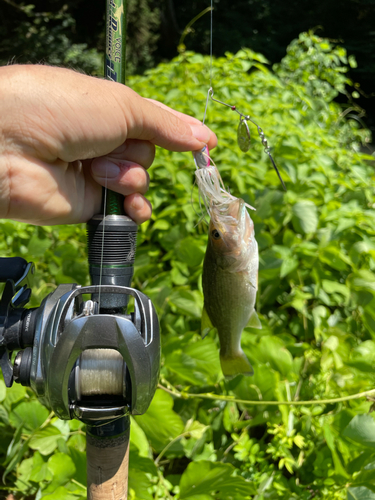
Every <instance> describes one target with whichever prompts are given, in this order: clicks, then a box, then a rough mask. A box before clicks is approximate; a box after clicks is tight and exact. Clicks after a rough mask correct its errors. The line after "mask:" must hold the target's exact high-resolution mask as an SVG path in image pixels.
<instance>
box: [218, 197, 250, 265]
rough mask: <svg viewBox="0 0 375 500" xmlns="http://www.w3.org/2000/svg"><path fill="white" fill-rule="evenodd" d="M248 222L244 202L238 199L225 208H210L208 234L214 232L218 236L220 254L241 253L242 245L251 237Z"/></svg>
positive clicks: (248, 218) (227, 204)
mask: <svg viewBox="0 0 375 500" xmlns="http://www.w3.org/2000/svg"><path fill="white" fill-rule="evenodd" d="M250 221H251V219H250V217H249V215H248V213H247V210H246V205H245V202H244V201H243V200H242V199H240V198H237V199H236V200H233V201H230V202H229V203H226V204H225V206H224V204H222V205H221V206H211V224H210V234H211V232H212V231H214V230H217V232H218V233H219V234H220V237H221V240H222V243H223V244H222V245H221V248H220V251H221V253H223V254H225V255H226V254H231V255H233V256H236V255H239V254H240V253H241V251H242V245H243V243H246V242H247V241H248V239H249V237H250V236H251V227H250V226H251V225H250Z"/></svg>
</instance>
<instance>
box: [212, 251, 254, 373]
mask: <svg viewBox="0 0 375 500" xmlns="http://www.w3.org/2000/svg"><path fill="white" fill-rule="evenodd" d="M203 292H204V305H205V309H206V311H207V314H208V316H209V318H210V320H211V323H212V324H213V326H215V327H216V328H217V330H218V334H219V339H220V361H221V366H222V370H223V373H224V375H226V376H233V375H236V374H237V373H246V374H251V373H253V370H252V368H251V365H250V363H249V361H248V359H247V358H246V356H245V354H244V352H243V351H242V349H241V334H242V330H243V329H244V328H245V326H246V325H247V323H248V321H249V319H250V316H251V315H252V313H253V312H254V305H255V298H256V289H255V288H254V287H253V286H252V285H251V284H250V279H249V276H248V273H247V272H244V271H242V272H237V273H233V272H230V271H228V270H226V269H223V268H221V267H219V266H218V265H216V264H215V262H213V261H212V260H210V259H209V258H207V259H205V263H204V267H203Z"/></svg>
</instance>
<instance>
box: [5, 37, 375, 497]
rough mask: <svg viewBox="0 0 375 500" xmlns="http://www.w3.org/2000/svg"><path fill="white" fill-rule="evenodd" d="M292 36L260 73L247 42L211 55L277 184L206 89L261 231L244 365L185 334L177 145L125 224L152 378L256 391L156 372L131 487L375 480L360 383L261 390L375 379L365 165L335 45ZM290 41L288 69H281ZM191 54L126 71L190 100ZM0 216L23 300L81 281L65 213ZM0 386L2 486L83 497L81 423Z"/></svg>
mask: <svg viewBox="0 0 375 500" xmlns="http://www.w3.org/2000/svg"><path fill="white" fill-rule="evenodd" d="M301 39H302V40H304V44H305V46H308V44H312V45H311V46H312V47H313V48H314V50H312V51H310V50H299V48H300V47H301V45H300V42H296V43H295V44H292V45H291V48H290V52H289V54H288V55H287V57H286V58H285V60H284V61H283V62H282V63H281V64H280V66H279V67H277V68H275V72H274V73H272V72H271V71H270V70H269V69H268V67H267V65H266V61H265V59H264V57H263V56H262V55H260V54H257V53H254V52H252V51H250V50H249V49H243V50H241V51H240V52H238V53H237V54H235V55H233V54H229V53H228V54H227V55H226V57H224V58H219V59H214V61H213V87H214V90H215V96H216V97H217V98H218V99H221V100H224V101H226V102H231V103H233V104H235V105H236V106H237V108H238V109H239V110H241V111H242V112H244V113H249V114H250V113H251V116H252V117H253V118H254V119H255V120H256V121H257V122H258V123H259V124H260V125H261V127H262V129H263V130H264V131H265V133H266V135H267V137H268V140H269V143H270V144H271V146H272V147H273V155H274V157H275V159H276V161H277V163H278V166H279V168H280V170H281V173H282V175H283V177H284V179H285V181H286V183H287V187H288V191H287V192H286V193H284V192H283V191H282V190H281V186H280V183H279V180H278V178H277V176H276V174H275V172H274V171H273V168H272V165H271V164H270V162H269V160H268V157H267V155H266V154H264V153H263V151H262V146H261V144H260V141H259V140H258V137H257V131H256V128H252V135H253V138H252V143H253V148H252V149H251V150H250V151H249V152H248V153H247V154H243V153H241V152H240V151H239V149H238V147H237V145H236V127H237V115H236V114H234V113H232V112H231V110H230V109H228V108H224V107H222V106H220V105H218V104H215V103H211V102H210V103H209V108H208V117H207V123H208V124H209V125H210V126H211V127H212V128H213V129H214V130H215V131H216V132H217V135H218V137H219V146H218V148H217V149H216V150H214V151H213V153H212V156H213V159H214V161H215V163H216V165H217V166H218V168H219V170H220V172H221V174H222V177H223V179H224V182H225V184H226V185H228V186H229V187H230V190H231V193H232V194H233V195H235V196H241V197H242V198H244V199H245V200H246V202H248V203H250V204H251V205H252V206H254V207H255V208H256V209H257V210H256V212H252V214H251V216H252V218H253V220H254V223H255V230H256V237H257V240H258V243H259V249H260V272H259V290H258V297H257V311H258V314H259V317H260V319H261V321H262V325H263V329H262V330H253V329H251V328H248V329H245V331H244V333H243V335H242V345H243V348H244V350H245V352H246V354H247V356H248V357H249V359H250V360H251V363H252V365H253V367H254V370H255V375H254V376H253V377H251V378H250V377H243V376H238V377H236V378H234V379H232V380H230V381H225V380H224V379H223V376H222V374H221V370H220V364H219V357H218V339H217V338H216V336H215V335H213V334H209V335H208V336H207V337H206V338H205V339H204V340H202V339H201V338H200V335H199V333H198V332H199V328H200V315H201V310H202V303H203V296H202V286H201V274H202V259H203V255H204V248H205V244H206V239H207V236H206V231H207V227H206V226H205V224H204V223H203V222H199V221H200V220H201V213H200V208H199V204H198V196H197V190H196V189H193V182H194V163H193V160H192V158H191V156H190V155H187V154H185V153H169V152H167V151H164V150H158V154H157V159H156V161H155V164H154V166H153V167H152V170H151V177H152V181H151V185H150V194H149V199H150V200H151V202H152V204H153V207H154V214H153V216H152V219H151V221H149V222H147V223H145V224H143V225H142V226H141V227H140V230H139V242H138V248H139V249H138V254H137V259H136V274H135V281H134V286H135V287H137V288H139V289H140V290H142V291H144V292H145V293H147V294H148V295H149V296H150V297H151V298H152V300H153V301H154V304H155V306H156V308H157V310H158V314H159V318H160V323H161V328H162V351H163V360H162V375H161V382H162V383H163V385H164V386H165V387H166V388H167V390H170V391H171V392H173V388H174V387H177V388H178V389H179V390H180V391H181V392H182V395H183V393H184V391H188V392H189V393H196V394H198V393H210V394H212V395H215V394H218V395H219V394H220V395H223V394H224V395H227V396H228V397H229V396H235V397H236V398H238V399H243V400H260V401H264V404H260V405H250V404H245V403H241V404H240V403H234V402H230V401H222V400H208V399H202V398H199V397H197V398H193V399H192V398H189V399H187V398H183V397H181V398H175V397H173V396H172V395H171V394H169V393H167V392H165V391H162V390H161V389H159V390H158V391H157V393H156V395H155V398H154V401H153V403H152V404H151V407H150V409H149V411H148V412H147V413H146V415H144V416H140V417H136V418H135V420H134V421H133V425H132V431H131V432H132V434H131V453H130V483H129V486H130V498H131V499H133V500H134V499H145V500H150V499H166V498H176V499H188V500H209V499H218V498H226V499H228V500H231V499H233V500H237V499H250V498H252V499H254V500H255V499H257V500H265V499H282V500H290V499H302V500H308V499H310V498H320V499H324V500H332V499H344V498H348V499H349V500H352V499H365V498H366V499H372V498H374V496H375V479H374V478H375V471H374V469H375V444H374V426H375V419H374V417H373V414H372V413H369V411H370V410H371V404H372V403H371V401H367V400H364V399H358V400H351V401H347V402H346V403H343V404H319V402H318V401H317V403H316V404H315V405H312V406H308V405H302V406H297V407H290V406H284V405H278V406H271V405H268V404H267V401H270V400H272V401H284V400H297V399H299V400H312V399H316V400H319V399H323V398H324V399H328V398H335V397H344V396H346V395H349V394H353V393H357V392H361V391H365V390H369V389H372V388H373V386H374V382H375V375H374V363H375V315H374V304H375V229H374V228H375V225H374V211H373V207H374V206H375V205H374V203H375V199H374V190H373V186H372V184H373V182H374V180H375V179H374V170H373V166H372V165H371V163H370V162H369V160H372V157H367V156H365V155H363V154H360V153H359V152H358V151H359V145H360V143H361V141H362V140H366V138H368V132H367V131H366V130H363V129H360V128H359V126H358V124H357V123H356V122H353V121H349V122H347V121H346V120H345V117H344V116H343V115H342V109H341V108H340V107H339V105H338V104H335V103H334V102H333V101H332V99H333V97H334V95H335V94H336V93H337V92H340V91H341V84H342V77H345V60H344V59H343V58H341V59H340V58H339V59H338V60H337V59H336V58H335V57H333V56H334V55H335V54H336V55H337V52H336V51H337V50H339V49H337V48H335V49H333V50H332V51H330V47H329V45H328V42H324V41H320V42H317V40H316V39H315V38H314V35H312V34H310V35H307V34H305V35H303V37H302V38H301ZM301 39H300V40H301ZM319 44H320V45H319ZM321 44H323V46H322V45H321ZM324 44H325V45H324ZM296 47H298V50H297V49H296ZM319 47H320V48H319ZM321 51H322V52H321ZM317 55H319V57H321V56H322V58H323V59H322V61H323V62H322V65H320V66H319V67H318V68H317V69H316V71H315V70H314V71H315V72H314V77H315V78H314V80H313V83H311V82H310V83H311V85H310V84H308V83H309V82H304V81H303V78H304V73H303V71H304V69H303V68H315V67H316V66H315V62H316V57H317ZM343 57H344V56H343ZM296 58H298V61H299V64H298V68H301V71H302V73H301V72H300V70H298V71H295V68H294V65H295V63H296V61H297V59H296ZM208 68H209V60H208V58H206V57H203V56H201V55H199V54H194V53H189V52H187V53H185V54H183V55H182V56H180V57H179V58H177V59H175V60H174V61H172V62H171V63H168V64H162V65H160V66H158V67H157V68H156V69H154V70H152V71H150V72H148V73H147V74H146V75H145V76H142V77H134V78H133V79H132V81H131V85H132V86H133V88H134V89H135V90H137V91H138V92H140V93H141V94H142V95H144V96H145V97H152V98H155V99H159V100H161V101H163V102H165V103H166V104H167V105H170V106H172V107H174V108H176V109H178V110H180V111H183V112H188V113H190V114H191V115H194V116H196V117H198V118H201V117H202V116H203V111H204V106H205V99H206V93H207V82H208ZM309 71H311V70H310V69H309ZM327 74H328V76H329V77H328V76H327ZM345 78H346V77H345ZM305 83H306V84H305ZM320 83H321V85H320ZM191 200H192V202H191ZM2 230H3V234H4V235H5V238H4V243H1V245H2V246H1V249H2V252H3V255H5V254H8V255H22V256H24V257H25V258H28V259H31V260H34V261H36V264H37V269H38V274H37V276H36V289H37V294H36V299H35V301H36V303H37V302H38V301H39V300H40V299H41V297H43V296H44V295H45V294H46V292H47V291H48V287H50V286H53V285H54V284H56V283H60V282H64V281H65V282H66V281H76V282H79V283H82V284H85V283H86V282H87V272H86V269H87V267H86V264H85V255H84V234H83V228H82V227H80V226H70V227H61V228H31V227H29V226H25V225H23V224H20V223H13V222H3V223H2ZM47 242H49V244H47ZM30 247H31V250H32V252H31V250H30ZM0 398H1V399H2V400H3V402H2V405H1V406H0V428H1V432H2V436H3V438H2V440H1V443H0V450H1V456H0V459H1V464H2V465H1V467H2V472H3V475H4V477H5V480H6V481H7V483H6V486H5V487H4V488H5V489H7V491H13V492H14V494H16V496H17V498H22V497H26V496H28V495H29V496H30V495H35V494H36V495H37V497H36V498H38V499H39V498H54V499H57V498H60V496H61V498H65V499H66V498H74V499H79V498H81V497H83V496H84V493H83V489H82V486H84V481H85V479H84V454H83V451H84V435H83V431H82V428H81V426H80V424H79V423H77V422H68V423H67V422H59V421H57V420H56V419H55V418H54V417H53V416H52V415H47V412H46V411H45V410H44V409H43V408H41V407H40V405H38V403H36V401H35V398H34V396H33V395H32V393H31V392H30V391H28V390H27V391H25V389H23V388H20V387H18V386H16V387H13V388H12V389H11V390H8V391H7V392H6V395H5V391H4V387H2V386H1V385H0ZM30 413H32V414H33V417H32V418H29V417H28V418H27V419H26V418H25V415H26V414H27V415H29V414H30ZM62 454H64V455H62ZM63 457H64V459H65V461H64V460H63ZM8 485H9V486H8ZM52 490H54V491H55V493H53V494H52V493H51V492H52ZM63 491H64V493H63ZM59 495H60V496H59ZM64 495H65V496H64ZM67 495H69V497H68V496H67Z"/></svg>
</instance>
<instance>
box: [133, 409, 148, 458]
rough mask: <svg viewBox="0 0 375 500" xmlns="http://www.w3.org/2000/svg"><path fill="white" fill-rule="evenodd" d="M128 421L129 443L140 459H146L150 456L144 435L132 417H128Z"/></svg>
mask: <svg viewBox="0 0 375 500" xmlns="http://www.w3.org/2000/svg"><path fill="white" fill-rule="evenodd" d="M130 420H131V425H130V443H131V444H133V445H134V446H136V447H137V449H138V453H139V455H140V456H141V457H148V456H149V455H150V445H149V444H148V440H147V437H146V434H145V433H144V431H143V430H142V428H141V427H140V426H139V425H138V423H137V421H136V420H135V419H134V418H133V417H130Z"/></svg>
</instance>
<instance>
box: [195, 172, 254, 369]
mask: <svg viewBox="0 0 375 500" xmlns="http://www.w3.org/2000/svg"><path fill="white" fill-rule="evenodd" d="M196 179H197V183H198V187H199V193H200V196H201V199H202V200H203V202H204V205H205V207H206V209H207V211H208V213H209V216H210V225H209V233H208V243H207V250H206V254H205V259H204V264H203V294H204V310H203V316H202V333H203V334H204V333H205V332H206V331H207V330H208V329H209V328H210V327H212V326H214V327H215V328H216V329H217V331H218V334H219V339H220V362H221V368H222V371H223V373H224V375H225V376H226V377H232V376H234V375H237V374H240V373H242V374H246V375H252V374H253V369H252V367H251V364H250V362H249V360H248V359H247V357H246V355H245V353H244V352H243V350H242V349H241V334H242V331H243V329H244V328H245V326H246V325H248V326H252V327H253V328H261V324H260V321H259V318H258V316H257V313H256V311H255V300H256V293H257V289H258V266H259V261H258V244H257V242H256V240H255V234H254V224H253V222H252V220H251V218H250V215H249V213H248V211H247V209H246V206H247V205H246V204H245V202H244V201H243V200H242V199H239V198H235V197H234V196H232V195H230V194H229V193H228V192H227V191H225V189H224V187H223V184H222V181H221V177H220V174H219V172H218V170H217V169H216V167H206V168H201V169H199V170H197V171H196ZM250 208H252V207H250Z"/></svg>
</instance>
